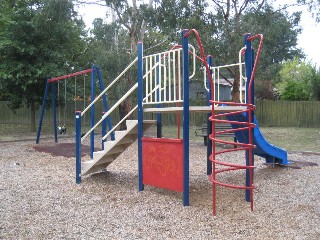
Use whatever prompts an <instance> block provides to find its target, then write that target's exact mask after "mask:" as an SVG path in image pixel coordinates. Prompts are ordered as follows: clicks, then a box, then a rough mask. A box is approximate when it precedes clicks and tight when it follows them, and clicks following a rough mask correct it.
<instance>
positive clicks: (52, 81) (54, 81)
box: [36, 65, 114, 148]
mask: <svg viewBox="0 0 320 240" xmlns="http://www.w3.org/2000/svg"><path fill="white" fill-rule="evenodd" d="M90 73H91V81H90V102H92V100H93V99H94V98H95V83H96V77H97V78H98V82H99V88H100V91H101V92H102V91H103V90H104V84H103V79H102V74H101V70H100V68H99V67H97V66H95V65H92V67H91V68H90V69H86V70H83V71H79V72H75V73H71V74H67V75H63V76H59V77H55V78H48V79H47V81H46V87H45V91H44V96H43V101H42V107H41V112H40V117H39V126H38V131H37V139H36V143H37V144H38V143H39V142H40V134H41V129H42V122H43V117H44V112H45V108H46V103H47V98H48V94H49V88H50V86H51V95H52V113H53V130H54V139H55V142H56V143H57V142H58V133H59V134H66V133H67V127H66V125H67V124H66V123H67V122H66V115H67V92H68V91H67V81H68V80H69V79H72V78H74V99H73V100H74V112H76V111H78V110H79V109H78V108H81V107H80V106H79V105H78V106H77V101H83V107H82V108H83V109H85V108H86V81H87V80H86V76H88V74H90ZM79 76H83V85H82V87H83V98H81V97H80V96H77V77H79ZM61 81H64V82H63V83H61ZM60 84H63V88H64V90H63V101H64V102H63V104H62V103H61V101H60V100H61V98H60V88H62V87H60ZM56 85H57V92H56ZM80 86H81V85H80ZM102 100H103V108H104V111H108V110H109V109H108V104H107V98H106V96H105V95H103V96H102ZM57 101H58V124H57ZM62 106H63V119H62V118H61V115H62V113H61V112H62ZM94 123H95V107H94V105H93V104H92V106H91V107H90V126H91V127H93V126H94ZM106 124H107V125H108V128H109V129H111V128H112V123H111V119H110V117H109V118H107V119H106ZM104 127H105V126H104ZM103 131H105V130H103ZM90 136H91V138H90V142H91V144H92V145H91V144H90V145H91V147H93V148H94V132H91V133H90ZM111 139H114V133H112V134H111Z"/></svg>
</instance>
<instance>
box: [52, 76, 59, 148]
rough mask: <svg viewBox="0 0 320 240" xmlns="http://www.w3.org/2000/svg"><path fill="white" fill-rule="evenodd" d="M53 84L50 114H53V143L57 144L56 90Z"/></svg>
mask: <svg viewBox="0 0 320 240" xmlns="http://www.w3.org/2000/svg"><path fill="white" fill-rule="evenodd" d="M54 84H55V83H54V82H53V83H52V84H51V89H52V113H53V129H54V141H55V142H58V129H57V110H56V89H55V85H54Z"/></svg>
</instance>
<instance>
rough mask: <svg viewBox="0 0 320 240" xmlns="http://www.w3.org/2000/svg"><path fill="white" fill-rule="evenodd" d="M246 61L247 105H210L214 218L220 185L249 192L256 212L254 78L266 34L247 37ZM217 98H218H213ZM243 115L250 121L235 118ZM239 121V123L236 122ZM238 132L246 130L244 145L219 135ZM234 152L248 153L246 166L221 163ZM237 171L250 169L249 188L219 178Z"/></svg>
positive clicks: (247, 184) (248, 174)
mask: <svg viewBox="0 0 320 240" xmlns="http://www.w3.org/2000/svg"><path fill="white" fill-rule="evenodd" d="M256 38H260V43H259V47H258V51H257V55H256V58H255V60H254V62H253V59H254V57H253V48H252V47H251V41H252V40H254V39H256ZM245 43H246V49H245V52H244V54H245V58H246V60H245V61H246V71H247V80H248V81H247V97H246V100H247V101H246V103H235V102H220V101H214V100H211V101H210V103H211V105H212V115H211V117H209V120H210V121H211V122H212V129H211V134H210V135H209V139H210V140H211V141H212V154H211V155H210V157H209V160H210V161H211V162H212V173H211V175H210V180H211V182H212V195H213V199H212V202H213V215H216V195H217V194H216V192H217V185H220V186H224V187H229V188H235V189H244V190H246V192H247V193H249V197H248V198H247V201H250V206H251V210H253V190H254V188H255V187H254V185H253V169H254V168H255V167H254V162H253V149H254V148H255V145H254V144H253V130H254V127H255V124H254V120H253V111H254V109H255V106H254V104H253V103H254V98H253V94H254V93H253V81H254V75H255V72H256V68H257V65H258V61H259V57H260V54H261V49H262V44H263V35H262V34H258V35H255V36H252V37H251V36H250V34H246V36H245ZM212 99H214V98H212ZM219 105H220V106H221V105H224V106H237V107H240V108H242V109H241V110H237V111H232V112H224V113H219V114H216V112H215V107H217V106H219ZM240 114H245V115H246V118H244V119H246V121H240V120H239V121H237V117H232V116H236V115H238V116H239V115H240ZM234 119H235V120H234ZM217 123H219V124H228V125H229V124H231V125H232V129H231V130H222V131H216V124H217ZM237 131H242V132H246V133H247V136H248V137H247V139H246V140H245V141H243V142H242V143H240V142H233V141H226V140H221V139H219V135H221V134H225V133H236V132H237ZM216 143H222V144H226V145H231V146H237V148H227V149H223V150H217V149H216ZM234 151H246V158H247V161H246V164H245V165H239V164H233V163H229V162H226V161H223V160H221V158H220V156H221V154H224V153H229V152H234ZM237 170H246V176H247V180H246V184H245V185H235V184H230V183H224V182H222V181H220V180H219V179H218V175H219V174H220V173H223V172H228V171H237Z"/></svg>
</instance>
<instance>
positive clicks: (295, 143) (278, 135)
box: [0, 124, 320, 152]
mask: <svg viewBox="0 0 320 240" xmlns="http://www.w3.org/2000/svg"><path fill="white" fill-rule="evenodd" d="M0 128H1V131H0V141H6V140H14V139H23V138H26V139H27V138H30V137H34V138H35V137H36V132H31V131H30V126H29V125H18V124H0ZM197 128H199V126H191V127H190V128H189V131H190V140H191V141H195V142H203V137H200V136H196V135H195V131H196V129H197ZM67 131H68V134H73V133H74V127H73V126H69V127H68V129H67ZM177 132H178V130H177V127H175V126H164V127H163V137H167V138H177V135H178V133H177ZM261 132H262V133H263V136H264V137H265V138H266V139H267V141H269V142H270V143H271V144H273V145H275V146H278V147H281V148H284V149H286V150H289V151H301V152H302V151H311V152H320V147H319V146H320V129H319V128H278V127H261ZM41 134H44V135H49V136H52V138H53V130H52V125H51V124H44V126H43V128H42V133H41ZM182 137H183V129H182V127H181V129H180V138H182ZM230 140H231V141H232V137H230Z"/></svg>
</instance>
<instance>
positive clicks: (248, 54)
mask: <svg viewBox="0 0 320 240" xmlns="http://www.w3.org/2000/svg"><path fill="white" fill-rule="evenodd" d="M249 37H250V33H247V34H245V39H244V42H245V46H246V51H245V66H246V75H247V83H246V102H247V103H252V104H253V97H254V94H253V92H252V94H251V96H252V98H251V99H249V95H248V92H249V83H250V79H251V75H252V69H253V49H252V46H251V41H248V38H249ZM252 86H253V85H252ZM251 90H252V89H251ZM247 117H248V116H247ZM248 119H249V117H248ZM251 119H252V121H253V116H252V118H251ZM252 134H253V132H252ZM248 139H249V138H248ZM252 139H253V138H252ZM245 155H246V165H247V166H249V162H250V159H249V151H248V150H247V151H246V154H245ZM252 157H253V155H252ZM252 171H253V170H252ZM246 186H247V187H249V186H250V170H249V169H246ZM245 192H246V193H245V198H246V201H247V202H250V190H248V189H247V190H246V191H245Z"/></svg>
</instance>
